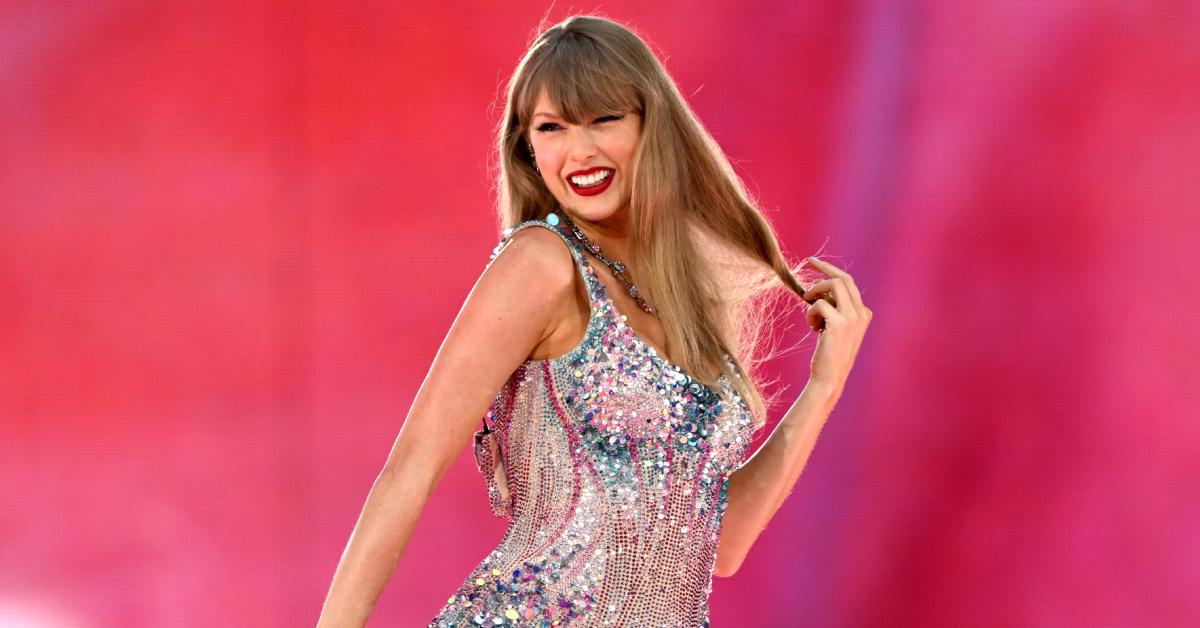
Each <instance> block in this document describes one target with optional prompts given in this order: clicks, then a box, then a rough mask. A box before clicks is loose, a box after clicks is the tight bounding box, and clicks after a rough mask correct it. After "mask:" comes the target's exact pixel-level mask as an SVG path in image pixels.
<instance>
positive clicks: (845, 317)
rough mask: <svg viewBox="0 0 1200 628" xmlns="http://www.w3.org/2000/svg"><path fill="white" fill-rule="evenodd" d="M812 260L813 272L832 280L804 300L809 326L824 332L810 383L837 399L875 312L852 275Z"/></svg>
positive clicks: (819, 284)
mask: <svg viewBox="0 0 1200 628" xmlns="http://www.w3.org/2000/svg"><path fill="white" fill-rule="evenodd" d="M808 259H809V260H810V261H811V262H812V265H813V268H816V269H817V270H819V271H821V272H823V273H825V274H826V275H828V276H829V279H823V280H821V281H818V282H817V283H814V284H813V285H812V286H811V287H809V288H808V290H805V291H804V294H803V295H802V296H801V298H803V299H804V300H805V301H807V302H809V303H810V305H809V307H808V312H807V313H806V314H805V318H807V319H808V324H809V326H810V327H812V328H813V329H815V330H817V331H819V332H820V336H819V337H818V338H817V349H816V351H814V352H813V357H812V376H811V378H810V382H812V383H815V384H817V385H819V386H821V387H823V388H826V389H827V390H829V391H831V392H832V393H833V394H834V396H835V397H837V396H840V395H841V392H842V388H843V387H844V386H845V384H846V378H848V377H849V376H850V369H851V367H853V366H854V358H855V357H856V356H857V355H858V348H859V346H860V345H862V339H863V336H864V335H865V334H866V333H867V326H868V325H870V324H871V310H870V308H868V307H867V306H865V305H863V302H862V296H861V295H860V294H859V293H858V287H857V286H855V285H854V278H853V277H851V276H850V273H847V272H846V271H844V270H842V269H840V268H838V267H837V266H834V265H833V264H830V263H829V262H826V261H825V260H821V259H817V258H815V257H810V258H808Z"/></svg>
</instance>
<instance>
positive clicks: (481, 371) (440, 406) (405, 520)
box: [317, 228, 577, 628]
mask: <svg viewBox="0 0 1200 628" xmlns="http://www.w3.org/2000/svg"><path fill="white" fill-rule="evenodd" d="M576 274H577V273H576V270H575V263H574V260H573V259H572V257H571V253H570V251H568V249H567V247H566V246H564V243H563V242H562V239H561V238H560V237H559V236H558V235H555V234H553V233H550V232H549V231H547V230H545V229H540V228H531V229H522V230H521V231H518V232H516V233H515V234H513V236H512V237H511V238H510V239H509V241H508V242H507V244H506V245H505V247H504V248H503V249H502V250H501V252H500V254H499V255H497V256H496V258H495V259H494V260H492V262H491V264H490V265H489V266H488V267H487V268H486V269H485V270H484V272H483V274H482V275H481V276H480V278H479V280H478V281H477V282H476V284H475V287H474V288H472V289H471V292H470V294H468V295H467V299H466V301H465V302H464V303H463V306H462V309H461V310H460V311H459V313H458V316H457V317H456V318H455V320H454V323H453V324H452V325H451V327H450V331H449V332H448V333H447V335H446V339H445V340H444V341H443V342H442V346H441V348H440V349H438V352H437V355H436V356H435V357H434V359H433V364H432V366H431V367H430V369H429V374H428V375H426V377H425V381H424V382H422V384H421V387H420V389H419V390H418V391H417V394H416V396H415V397H414V399H413V403H412V407H411V408H410V409H409V412H408V416H407V417H406V418H405V420H404V425H403V426H402V427H401V428H400V431H399V434H398V435H397V437H396V440H395V442H394V443H393V445H392V449H391V452H390V453H389V455H388V458H387V462H386V463H385V464H384V466H383V469H382V471H381V472H380V473H379V475H378V477H376V479H375V483H374V485H373V486H372V487H371V492H370V494H369V495H368V496H367V500H366V503H365V505H364V506H363V509H362V513H361V514H360V515H359V518H358V523H357V524H356V525H355V526H354V531H353V532H352V533H351V535H350V540H349V542H348V543H347V545H346V549H345V551H344V552H343V553H342V557H341V560H340V561H339V563H338V566H337V570H336V571H335V573H334V576H333V582H332V584H331V585H330V588H329V593H328V595H327V596H326V598H325V604H324V607H323V609H322V611H321V617H320V619H319V620H318V622H317V626H318V628H343V627H349V626H353V627H355V628H359V627H361V626H364V625H365V624H366V622H367V618H368V617H369V616H370V614H371V610H372V609H373V608H374V606H375V603H376V601H377V600H378V599H379V596H380V594H382V593H383V589H384V587H385V586H386V585H387V582H388V580H390V579H391V576H392V572H393V571H394V570H395V567H396V563H397V562H398V561H399V560H400V557H401V556H402V555H403V553H404V548H405V546H406V545H407V544H408V539H409V537H410V536H411V535H412V531H413V528H415V527H416V525H417V521H418V519H419V518H420V516H421V511H422V510H423V509H424V506H425V502H426V501H427V500H428V499H429V496H430V494H431V493H432V492H433V489H434V488H435V487H436V486H437V484H438V482H439V481H440V480H441V478H442V475H443V474H445V472H446V471H447V470H448V469H449V468H450V465H451V464H452V463H453V462H454V460H455V459H456V458H457V457H458V456H459V454H461V453H462V450H463V448H464V446H465V445H466V444H467V443H468V442H469V441H470V439H471V436H472V434H473V433H474V431H475V430H476V429H478V428H479V422H480V419H481V418H482V417H483V415H484V413H485V412H487V409H488V407H489V406H490V405H491V403H492V401H493V400H494V399H495V396H496V393H497V392H499V391H500V389H501V388H502V387H503V386H504V383H505V382H506V381H507V380H508V378H509V376H510V375H511V374H512V372H513V371H514V370H516V368H517V367H518V366H520V365H521V363H523V362H524V361H525V360H526V358H528V357H529V355H530V353H531V352H532V350H533V349H534V347H536V346H537V345H538V344H539V343H541V341H542V340H543V339H544V338H546V337H548V336H549V335H550V333H551V332H553V331H554V329H555V326H556V325H557V324H558V322H559V318H560V317H559V313H561V312H564V311H567V310H565V309H564V308H565V307H568V306H569V304H570V300H571V299H574V298H575V289H574V281H575V276H576Z"/></svg>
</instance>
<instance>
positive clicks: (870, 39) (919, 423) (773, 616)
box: [0, 0, 1200, 628]
mask: <svg viewBox="0 0 1200 628" xmlns="http://www.w3.org/2000/svg"><path fill="white" fill-rule="evenodd" d="M797 7H800V8H797ZM596 8H598V10H599V11H600V12H602V13H603V14H605V15H608V16H610V17H612V18H615V19H618V20H621V21H623V22H626V23H629V24H631V25H633V26H635V27H636V28H638V29H640V30H641V31H642V32H643V33H644V34H645V36H646V37H647V38H648V39H649V40H650V41H651V42H652V43H653V45H654V46H655V47H656V48H657V49H658V50H659V51H660V53H661V55H662V56H663V57H664V58H665V63H666V65H667V67H668V69H669V70H670V72H671V73H672V75H673V76H674V77H675V79H676V80H677V81H678V83H679V85H680V87H681V89H682V91H683V92H684V94H685V95H686V96H687V98H688V99H689V101H690V102H691V103H692V105H693V106H694V107H695V109H696V111H697V112H698V114H699V115H700V117H701V119H702V120H703V121H704V123H705V124H706V125H707V126H708V128H709V129H710V130H711V131H712V133H713V134H714V136H715V137H716V138H717V140H718V141H719V142H720V143H721V145H722V146H723V147H724V149H725V150H726V151H727V153H728V154H729V155H730V156H731V158H732V159H733V160H734V161H735V164H736V166H737V168H738V170H739V172H740V173H741V174H742V175H743V176H744V177H745V178H746V180H747V181H748V183H749V184H750V186H751V189H752V190H753V191H754V193H755V194H757V195H758V196H759V197H760V198H761V199H762V202H763V204H764V205H765V207H766V208H767V210H768V212H769V213H770V218H771V219H772V220H773V221H774V223H775V224H776V226H777V228H778V232H779V235H780V237H781V240H782V241H783V242H784V244H785V247H786V249H787V250H788V252H789V253H790V254H792V255H793V256H797V257H798V256H802V255H807V254H810V253H813V252H816V251H817V250H818V249H820V248H822V247H824V250H826V251H827V252H828V253H829V256H828V257H829V259H831V261H834V262H835V263H838V264H840V265H842V266H844V267H846V268H847V269H848V270H849V271H850V272H851V273H853V274H854V276H855V277H856V279H857V282H858V283H859V285H860V286H861V288H862V290H863V293H864V298H865V300H866V301H867V303H868V304H869V305H870V306H871V307H872V309H873V310H874V311H875V313H876V316H875V321H874V323H873V325H872V327H871V331H870V333H869V334H868V337H867V341H866V343H865V344H864V347H863V350H862V352H861V354H860V356H859V362H858V364H857V366H856V367H855V370H854V373H853V375H852V377H851V379H850V382H849V385H848V389H847V393H846V395H845V396H844V397H843V398H842V401H841V403H840V404H839V405H838V407H837V409H836V410H835V411H834V413H833V415H832V417H831V419H830V421H829V423H828V425H827V426H826V428H825V431H824V432H823V434H822V436H821V440H820V442H819V443H818V446H817V449H816V451H815V453H814V455H813V457H812V458H811V459H810V461H809V463H808V466H807V468H806V470H805V473H804V474H803V476H802V477H801V479H800V482H799V483H798V485H797V487H796V489H795V491H794V492H793V493H792V495H791V496H790V498H789V499H788V501H787V502H786V504H785V505H784V506H783V508H782V510H781V511H780V512H779V514H778V516H777V517H776V519H774V520H773V521H772V523H771V525H770V526H769V527H768V529H767V530H766V531H765V533H764V534H763V535H762V536H761V538H760V540H759V542H758V544H757V545H756V546H755V547H754V548H753V550H752V552H751V554H750V556H749V557H748V559H747V561H746V563H745V565H744V567H743V569H742V570H741V571H740V572H739V573H738V574H737V575H736V576H735V577H733V578H731V579H717V580H716V581H715V590H714V593H713V595H712V620H713V625H714V626H717V627H740V626H764V625H772V626H806V627H807V626H815V627H824V626H833V627H858V626H900V627H907V626H913V627H916V626H921V627H928V626H972V627H975V628H979V627H985V626H996V627H1001V626H1004V627H1010V626H1076V625H1077V626H1196V625H1200V411H1198V408H1200V392H1198V389H1197V383H1200V377H1197V376H1198V375H1200V333H1198V332H1200V329H1198V327H1200V325H1198V323H1197V311H1198V308H1200V252H1198V251H1200V202H1198V201H1200V185H1198V184H1197V175H1198V174H1200V9H1198V8H1197V4H1196V3H1194V2H1135V1H1116V0H1113V1H1103V0H1078V1H1075V2H1070V1H1045V2H1024V1H1022V2H1001V1H988V2H969V3H968V2H950V1H948V2H942V3H937V2H790V1H788V2H769V1H768V2H755V3H733V2H729V3H720V4H718V3H704V4H703V5H701V4H698V3H691V2H657V3H643V2H625V1H620V2H606V3H603V4H602V5H598V6H597V7H593V6H590V5H570V6H563V5H560V6H556V7H554V8H553V9H551V10H550V11H549V16H548V17H549V20H551V21H558V20H560V19H562V18H563V17H565V16H566V15H568V14H569V13H573V12H577V11H588V10H591V9H596ZM546 10H547V7H546V5H545V4H544V3H520V2H518V3H511V2H509V3H479V4H477V5H474V4H472V5H468V4H463V3H454V2H451V3H446V4H436V3H433V2H421V3H406V2H372V3H350V2H332V1H331V2H316V1H310V2H287V1H277V2H261V1H253V0H249V1H239V2H149V1H141V2H137V1H124V2H122V1H94V2H30V1H9V2H5V3H3V5H0V443H2V445H0V446H2V447H3V450H2V455H0V486H2V487H3V488H2V489H0V490H2V493H0V498H2V500H3V502H2V507H0V626H4V627H5V628H13V627H21V628H24V627H26V626H39V627H45V626H54V627H59V628H82V627H110V626H111V627H118V626H121V627H124V626H155V627H158V626H303V625H311V624H313V623H315V620H316V617H317V613H318V611H319V608H320V604H321V602H322V599H323V597H324V595H325V592H326V589H327V587H328V585H329V580H330V578H331V576H332V574H333V569H334V567H335V565H336V563H337V560H338V558H339V555H340V553H341V551H342V548H343V547H344V544H345V542H346V540H347V537H348V535H349V533H350V531H351V529H352V526H353V524H354V521H355V519H356V517H357V515H358V513H359V509H360V508H361V506H362V503H363V500H364V499H365V497H366V494H367V491H368V490H369V488H370V484H371V482H372V480H373V479H374V477H375V474H376V473H377V472H378V471H379V469H380V467H381V465H382V464H383V462H384V459H385V457H386V455H387V452H388V450H389V448H390V446H391V444H392V440H393V439H394V437H395V435H396V432H397V430H398V429H399V427H400V425H401V423H402V421H403V419H404V417H405V415H406V413H407V410H408V407H409V404H410V402H411V399H412V396H413V394H414V393H415V392H416V389H417V387H418V386H419V385H420V383H421V381H422V379H423V378H424V376H425V373H426V370H427V369H428V366H429V363H430V361H431V360H432V358H433V355H434V353H435V352H436V350H437V348H438V346H439V344H440V343H441V340H442V338H443V337H444V334H445V332H446V330H447V329H448V326H449V324H450V322H451V321H452V320H453V318H454V316H455V314H456V313H457V311H458V308H459V306H460V305H461V303H462V300H463V298H464V297H465V296H466V293H467V291H468V290H469V289H470V287H471V286H472V285H473V283H474V281H475V279H476V278H477V277H478V276H479V273H480V272H481V271H482V270H483V267H484V265H485V263H486V262H487V259H488V255H489V254H490V252H491V249H492V247H493V246H494V245H495V243H496V241H497V239H498V236H499V234H498V231H497V228H496V224H495V221H494V218H493V216H492V213H491V207H492V202H493V196H492V191H491V189H490V186H491V179H490V178H489V170H488V167H489V163H490V159H491V156H490V154H489V149H490V142H491V139H492V136H491V131H492V128H493V126H494V125H495V123H496V120H497V118H498V116H499V109H500V108H501V107H502V102H501V93H500V90H501V88H502V86H503V83H504V81H505V80H506V79H507V77H508V76H509V75H510V74H511V72H512V70H513V68H514V67H515V64H516V62H517V59H518V57H519V55H520V54H521V52H522V50H523V47H524V45H525V43H526V42H527V40H528V39H529V37H530V36H531V35H532V33H533V29H534V28H535V27H536V25H537V24H538V22H539V20H540V19H541V17H542V15H543V13H545V12H546ZM804 329H805V328H804V325H803V322H802V321H799V320H798V321H797V322H796V325H795V326H794V327H793V328H792V329H791V330H790V331H788V333H787V334H786V335H785V336H784V343H785V344H788V343H795V342H798V341H799V340H800V339H801V336H802V335H803V331H804ZM812 346H813V339H812V338H811V337H810V338H808V339H807V340H804V341H803V343H802V344H801V345H800V349H799V350H797V351H794V352H792V353H791V354H789V355H787V356H785V357H782V358H780V359H778V360H777V361H776V362H775V363H774V364H773V365H772V366H773V370H772V371H771V374H773V375H776V376H778V377H780V378H781V380H782V381H783V382H785V383H787V384H788V389H787V390H786V391H785V392H784V398H783V399H784V401H783V403H782V404H781V406H780V407H778V408H777V409H776V411H775V413H774V415H773V416H772V420H773V421H774V420H777V419H778V418H779V416H780V415H781V414H782V412H783V411H784V410H786V408H787V405H788V404H789V403H790V400H791V398H792V397H793V396H794V395H795V394H796V393H798V392H799V389H800V388H801V387H802V385H803V383H804V381H805V380H806V379H807V372H808V360H809V356H810V353H811V349H812ZM485 357H486V356H480V359H485ZM463 454H464V455H463V456H462V457H460V458H459V460H458V462H457V464H456V465H455V467H454V468H453V469H452V471H451V472H450V473H449V475H448V476H447V477H446V479H445V480H444V482H443V483H442V485H441V486H440V487H439V488H438V490H437V492H436V494H435V496H434V497H433V499H432V501H430V503H429V504H428V507H427V509H426V511H425V514H424V517H423V519H422V521H421V524H420V526H419V528H418V529H417V530H416V533H415V535H414V537H413V538H412V542H411V544H410V547H409V550H408V552H407V553H406V555H405V556H404V559H403V560H402V561H401V563H400V565H399V566H398V569H397V571H396V575H395V577H394V578H393V579H392V581H391V584H390V586H389V588H388V589H387V591H386V592H385V593H384V595H383V597H382V599H381V601H380V603H379V605H378V607H377V612H376V615H375V617H374V619H373V621H372V625H375V626H417V625H424V624H423V622H426V621H428V619H429V618H430V617H432V616H433V614H434V613H435V612H436V611H437V609H438V608H439V607H440V606H441V604H442V603H444V602H445V600H446V598H447V597H448V596H449V594H450V593H451V592H453V590H454V589H455V588H456V587H457V586H458V584H459V583H460V582H461V580H462V578H463V577H464V576H465V575H466V573H467V572H468V571H469V570H470V568H471V567H472V566H474V565H475V564H476V562H478V560H479V559H481V558H482V557H483V555H484V554H485V553H486V552H487V551H488V550H489V549H490V548H491V547H492V546H494V545H495V543H496V542H497V541H498V540H499V538H500V535H501V533H502V531H503V525H504V522H503V521H502V520H499V519H495V518H492V517H491V516H490V515H489V513H488V510H487V504H486V496H485V492H484V487H483V483H482V479H481V477H480V476H479V475H478V474H477V472H476V471H475V470H474V468H473V466H472V464H473V463H472V460H471V459H470V457H469V454H468V452H467V449H466V443H464V449H463Z"/></svg>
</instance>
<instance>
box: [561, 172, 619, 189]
mask: <svg viewBox="0 0 1200 628" xmlns="http://www.w3.org/2000/svg"><path fill="white" fill-rule="evenodd" d="M612 173H613V171H612V170H603V171H600V172H597V173H594V174H590V175H587V176H585V177H571V183H574V184H575V185H578V186H579V187H581V188H587V187H592V186H593V185H596V184H598V183H600V182H601V181H603V180H605V179H607V178H608V177H609V175H611V174H612Z"/></svg>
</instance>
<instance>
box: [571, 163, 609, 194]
mask: <svg viewBox="0 0 1200 628" xmlns="http://www.w3.org/2000/svg"><path fill="white" fill-rule="evenodd" d="M616 175H617V171H616V170H613V169H612V168H604V169H601V170H596V171H594V172H591V173H589V174H586V175H581V176H574V177H567V183H568V184H569V185H570V186H571V189H572V190H574V192H575V193H576V194H578V195H580V196H595V195H597V194H599V193H601V192H603V191H604V190H607V189H608V186H609V185H610V184H612V180H613V177H615V176H616Z"/></svg>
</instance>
